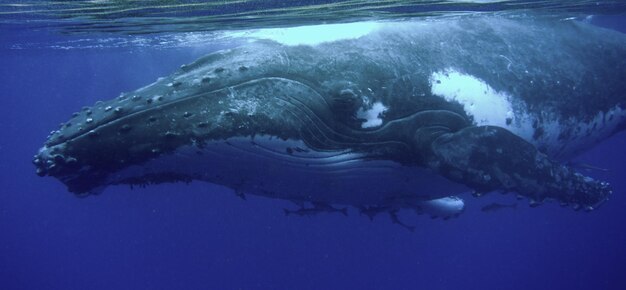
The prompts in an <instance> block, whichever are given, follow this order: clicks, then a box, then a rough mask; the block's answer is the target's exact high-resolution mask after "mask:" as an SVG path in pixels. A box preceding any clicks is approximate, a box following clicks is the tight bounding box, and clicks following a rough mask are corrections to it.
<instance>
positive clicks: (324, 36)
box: [228, 22, 381, 46]
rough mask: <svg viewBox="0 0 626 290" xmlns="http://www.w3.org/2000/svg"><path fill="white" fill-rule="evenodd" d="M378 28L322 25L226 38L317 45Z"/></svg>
mask: <svg viewBox="0 0 626 290" xmlns="http://www.w3.org/2000/svg"><path fill="white" fill-rule="evenodd" d="M380 26H381V24H380V23H377V22H355V23H339V24H322V25H308V26H298V27H286V28H266V29H258V30H252V31H243V32H233V33H230V34H229V35H228V36H229V37H234V38H238V37H244V38H251V39H269V40H273V41H276V42H278V43H281V44H284V45H290V46H294V45H317V44H320V43H324V42H333V41H337V40H344V39H356V38H359V37H361V36H365V35H367V34H369V33H370V32H372V31H374V30H376V29H378V28H379V27H380Z"/></svg>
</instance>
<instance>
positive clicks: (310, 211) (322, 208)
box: [283, 202, 348, 216]
mask: <svg viewBox="0 0 626 290" xmlns="http://www.w3.org/2000/svg"><path fill="white" fill-rule="evenodd" d="M313 206H314V207H312V208H306V207H301V208H300V209H298V210H288V209H286V208H284V209H283V211H284V212H285V215H290V214H295V215H299V216H312V215H316V214H318V213H322V212H329V213H331V212H339V213H341V214H343V215H345V216H347V215H348V208H347V207H344V208H336V207H333V206H331V205H328V204H325V203H317V202H315V203H313Z"/></svg>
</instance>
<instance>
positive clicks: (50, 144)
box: [44, 76, 319, 148]
mask: <svg viewBox="0 0 626 290" xmlns="http://www.w3.org/2000/svg"><path fill="white" fill-rule="evenodd" d="M264 80H281V81H287V82H290V83H297V84H301V85H304V86H307V87H308V88H311V87H310V86H309V85H307V84H304V83H302V82H300V81H297V80H294V79H290V78H285V77H278V76H268V77H259V78H255V79H248V80H244V81H242V82H238V83H234V84H229V85H225V86H222V87H219V88H216V89H214V90H211V91H208V92H201V93H196V94H192V95H188V96H184V97H179V98H176V99H174V100H171V101H169V102H167V103H163V104H157V105H154V106H149V107H146V108H142V109H138V110H136V111H133V112H131V113H129V114H126V115H123V116H120V117H118V118H113V119H110V120H107V121H105V122H102V123H99V124H97V125H95V126H94V127H91V128H89V130H84V131H82V132H79V133H77V134H74V135H71V136H68V137H66V138H63V139H57V140H54V141H49V142H48V143H46V145H45V146H44V147H48V148H50V147H54V146H57V145H60V144H63V143H66V142H68V141H70V142H71V141H72V140H75V139H78V138H81V137H84V136H86V135H88V134H90V133H93V132H95V131H97V130H98V129H99V128H102V127H105V126H108V125H111V124H116V123H119V122H122V121H124V120H126V119H127V118H130V117H133V116H137V115H139V114H142V113H144V112H147V111H150V110H155V109H159V108H165V107H167V106H172V105H175V104H178V103H180V102H183V101H185V100H189V99H192V98H197V97H204V96H207V95H210V94H213V93H216V92H219V91H223V90H225V89H228V88H234V87H238V86H243V85H247V84H254V83H256V82H262V81H264ZM311 89H312V90H314V91H315V92H316V93H318V94H319V92H318V91H317V90H315V89H313V88H311Z"/></svg>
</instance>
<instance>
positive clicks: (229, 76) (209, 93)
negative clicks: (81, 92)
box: [33, 16, 626, 220]
mask: <svg viewBox="0 0 626 290" xmlns="http://www.w3.org/2000/svg"><path fill="white" fill-rule="evenodd" d="M625 75H626V37H624V35H622V34H620V33H618V32H614V31H609V30H606V29H602V28H598V27H593V26H590V25H587V24H584V23H579V22H576V21H555V20H542V19H537V18H531V17H528V18H506V17H497V16H480V17H476V16H474V17H465V18H457V19H445V20H438V21H422V22H406V23H380V24H377V25H376V26H375V27H374V28H373V29H371V31H369V32H368V33H365V34H363V35H359V36H358V37H354V38H345V39H336V40H333V41H328V42H322V43H316V44H310V43H309V44H304V45H302V44H288V43H287V44H286V43H281V42H279V41H276V40H272V39H257V40H255V41H251V42H249V43H246V44H245V45H242V46H239V47H236V48H233V49H229V50H223V51H218V52H215V53H212V54H209V55H207V56H205V57H203V58H201V59H199V60H197V61H195V62H193V63H191V64H187V65H183V66H181V68H180V69H179V70H178V71H176V72H175V73H173V74H172V75H170V76H167V77H164V78H160V79H159V80H157V81H156V82H155V83H153V84H150V85H148V86H146V87H143V88H140V89H138V90H136V91H132V92H128V93H123V94H122V95H120V96H119V97H118V98H115V99H112V100H109V101H103V102H98V103H96V104H95V105H94V106H92V107H85V108H84V109H83V110H82V111H80V112H78V113H75V114H74V116H73V117H72V118H71V119H70V120H69V121H67V122H66V123H64V124H63V125H62V126H61V128H60V129H59V130H56V131H54V132H53V133H52V134H51V135H50V136H49V138H48V140H47V141H46V143H45V145H44V146H43V147H42V148H41V149H40V150H39V152H38V153H37V155H35V157H34V161H33V162H34V163H35V165H36V167H37V173H38V174H39V175H41V176H45V175H49V176H53V177H55V178H57V179H59V180H60V181H62V182H63V183H64V184H66V185H67V187H68V189H69V191H71V192H74V193H76V194H79V195H86V194H89V193H98V192H100V191H102V189H103V188H105V187H106V186H109V185H118V184H131V185H145V184H151V183H162V182H176V181H185V182H189V181H192V180H201V181H207V182H211V183H215V184H220V185H224V186H227V187H229V188H232V189H233V190H235V192H237V193H238V194H255V195H262V196H267V197H272V198H280V199H287V200H292V201H295V202H298V203H304V202H311V203H314V204H316V205H330V204H343V205H351V206H355V207H358V208H361V210H362V212H365V213H366V214H368V215H369V214H371V213H377V212H385V211H388V212H389V213H390V214H392V217H396V216H395V211H397V210H398V209H402V208H411V209H415V210H417V211H419V212H428V213H430V214H431V215H434V216H443V217H449V216H454V215H457V214H458V213H460V212H461V211H462V210H463V206H464V203H463V200H462V199H460V198H457V197H455V196H454V195H455V194H458V193H463V192H468V191H473V192H475V193H477V194H482V193H486V192H490V191H502V192H511V193H516V194H518V195H520V196H524V197H526V198H528V199H529V200H530V202H531V204H532V205H535V204H539V203H541V202H543V201H544V200H556V201H558V202H560V203H562V204H565V205H571V206H573V207H574V208H576V209H578V208H586V209H593V208H594V207H597V206H598V205H599V204H600V203H602V202H603V201H604V200H606V199H607V197H608V196H609V195H610V194H611V188H610V187H609V185H608V184H607V183H606V182H602V181H599V180H595V179H593V178H591V177H588V176H584V175H582V174H580V173H578V172H576V170H575V169H573V168H571V167H569V166H566V165H564V163H563V162H564V161H566V160H567V159H569V158H571V157H572V156H574V155H575V154H576V153H578V152H580V151H581V150H584V149H586V148H589V147H590V146H592V145H594V144H596V143H597V142H599V141H601V140H603V139H605V138H607V137H609V136H611V135H612V134H614V133H615V132H617V131H619V130H620V129H622V128H623V125H624V121H625V119H626V112H625V111H624V102H625V101H626V96H625V93H624V92H626V84H625V82H624V81H623V76H625ZM323 208H325V209H327V208H329V207H328V206H325V207H323ZM394 220H397V217H396V219H394Z"/></svg>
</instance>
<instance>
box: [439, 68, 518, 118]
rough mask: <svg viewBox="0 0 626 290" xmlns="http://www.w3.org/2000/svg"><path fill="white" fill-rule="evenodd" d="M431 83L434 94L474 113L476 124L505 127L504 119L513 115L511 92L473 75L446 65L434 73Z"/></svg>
mask: <svg viewBox="0 0 626 290" xmlns="http://www.w3.org/2000/svg"><path fill="white" fill-rule="evenodd" d="M430 85H431V89H432V93H433V94H434V95H437V96H441V97H443V98H444V99H445V100H446V101H456V102H459V103H460V104H461V105H463V108H464V109H465V112H466V113H467V114H468V115H469V116H472V117H474V121H475V122H476V125H478V126H480V125H494V126H500V127H506V119H507V118H511V119H512V118H513V117H514V116H513V106H512V105H511V102H510V101H509V100H510V96H509V95H507V94H506V93H503V92H497V91H495V90H494V89H493V88H491V87H490V86H489V85H488V84H486V83H485V82H483V81H482V80H481V79H478V78H476V77H474V76H471V75H466V74H462V73H460V72H457V71H455V70H453V69H449V70H446V71H444V72H435V73H433V74H432V75H431V77H430Z"/></svg>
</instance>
